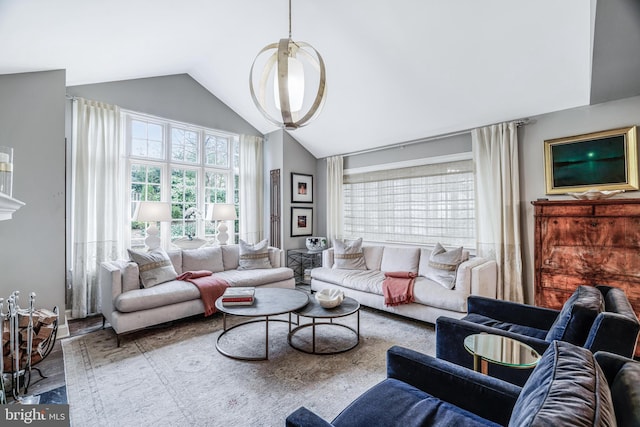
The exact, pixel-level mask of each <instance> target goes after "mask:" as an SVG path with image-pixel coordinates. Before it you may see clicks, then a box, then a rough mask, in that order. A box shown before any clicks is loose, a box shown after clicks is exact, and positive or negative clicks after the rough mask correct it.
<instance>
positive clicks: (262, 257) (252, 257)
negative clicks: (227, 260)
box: [238, 239, 271, 270]
mask: <svg viewBox="0 0 640 427" xmlns="http://www.w3.org/2000/svg"><path fill="white" fill-rule="evenodd" d="M238 264H239V265H238V270H255V269H258V268H271V261H270V260H269V241H268V240H267V239H264V240H263V241H261V242H258V243H256V244H255V245H250V244H248V243H247V242H245V241H244V240H242V239H240V261H239V263H238Z"/></svg>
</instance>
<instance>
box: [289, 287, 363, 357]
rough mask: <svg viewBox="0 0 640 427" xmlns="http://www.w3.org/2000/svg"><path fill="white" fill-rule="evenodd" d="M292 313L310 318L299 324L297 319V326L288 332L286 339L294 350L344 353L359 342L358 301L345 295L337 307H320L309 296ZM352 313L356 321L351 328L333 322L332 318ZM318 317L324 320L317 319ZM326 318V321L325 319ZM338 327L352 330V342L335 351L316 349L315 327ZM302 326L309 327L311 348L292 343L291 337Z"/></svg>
mask: <svg viewBox="0 0 640 427" xmlns="http://www.w3.org/2000/svg"><path fill="white" fill-rule="evenodd" d="M293 313H294V314H296V315H297V316H302V317H308V318H310V319H311V323H306V324H304V325H302V324H300V321H298V326H297V327H296V328H294V329H293V330H292V331H290V332H289V335H288V337H287V340H288V341H289V345H290V346H291V347H293V348H295V349H296V350H299V351H302V352H303V353H308V354H338V353H344V352H345V351H349V350H351V349H352V348H354V347H355V346H357V345H358V343H360V303H359V302H358V301H356V300H355V299H353V298H350V297H345V298H344V300H343V301H342V304H340V305H339V306H337V307H334V308H324V307H322V306H321V305H320V304H319V303H318V301H316V299H315V298H313V297H312V298H309V303H308V304H307V305H305V306H304V307H302V308H300V309H297V310H294V311H293ZM352 314H356V316H357V323H356V325H357V326H356V328H355V329H354V328H352V327H351V326H348V325H344V324H341V323H334V322H333V320H334V319H337V318H340V317H345V316H350V315H352ZM318 319H320V320H322V319H325V320H324V321H317V320H318ZM326 319H328V321H327V320H326ZM317 326H323V327H340V328H345V329H348V330H350V331H351V332H353V334H354V336H355V340H354V343H353V344H352V345H350V346H348V347H346V348H342V349H339V350H336V351H316V327H317ZM304 328H311V350H309V349H306V348H303V347H300V346H297V345H295V344H294V343H293V341H292V338H293V337H294V336H295V335H296V333H297V332H298V331H300V330H302V329H304Z"/></svg>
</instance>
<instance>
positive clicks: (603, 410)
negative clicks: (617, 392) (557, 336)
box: [509, 341, 616, 427]
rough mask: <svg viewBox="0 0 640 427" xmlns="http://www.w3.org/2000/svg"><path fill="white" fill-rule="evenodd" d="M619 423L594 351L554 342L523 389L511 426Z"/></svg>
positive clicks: (609, 424)
mask: <svg viewBox="0 0 640 427" xmlns="http://www.w3.org/2000/svg"><path fill="white" fill-rule="evenodd" d="M533 425H536V426H538V425H548V426H568V425H570V426H607V425H608V426H615V425H616V419H615V414H614V412H613V403H612V401H611V392H610V390H609V386H608V384H607V380H606V378H605V376H604V373H603V372H602V369H600V366H599V365H598V364H597V363H596V360H595V358H594V356H593V354H592V353H591V352H590V351H589V350H586V349H584V348H581V347H578V346H575V345H572V344H569V343H566V342H563V341H554V342H553V343H551V345H550V346H549V348H548V349H547V351H545V352H544V354H543V355H542V358H541V359H540V361H539V362H538V366H536V367H535V369H534V370H533V372H532V374H531V376H530V377H529V379H528V380H527V382H526V384H525V385H524V387H523V388H522V391H521V392H520V395H519V397H518V400H517V401H516V404H515V406H514V409H513V412H512V413H511V419H510V420H509V426H514V427H516V426H517V427H522V426H533Z"/></svg>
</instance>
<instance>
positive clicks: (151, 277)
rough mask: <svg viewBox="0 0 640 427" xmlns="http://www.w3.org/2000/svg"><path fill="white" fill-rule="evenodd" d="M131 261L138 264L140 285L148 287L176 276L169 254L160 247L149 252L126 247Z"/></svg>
mask: <svg viewBox="0 0 640 427" xmlns="http://www.w3.org/2000/svg"><path fill="white" fill-rule="evenodd" d="M128 251H129V257H131V261H133V262H135V263H136V264H138V269H139V270H140V280H141V281H142V286H144V287H145V288H150V287H152V286H155V285H158V284H160V283H164V282H168V281H170V280H175V278H176V277H178V274H177V273H176V269H175V268H173V264H172V263H171V259H170V258H169V255H167V253H166V252H165V250H164V249H162V248H157V249H153V250H151V251H149V252H143V251H133V250H131V249H128Z"/></svg>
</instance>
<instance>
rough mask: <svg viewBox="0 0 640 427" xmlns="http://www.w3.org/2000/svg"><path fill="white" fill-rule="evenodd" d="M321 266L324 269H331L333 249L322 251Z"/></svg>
mask: <svg viewBox="0 0 640 427" xmlns="http://www.w3.org/2000/svg"><path fill="white" fill-rule="evenodd" d="M322 266H323V267H325V268H331V267H333V248H329V249H325V250H324V251H322Z"/></svg>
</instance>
